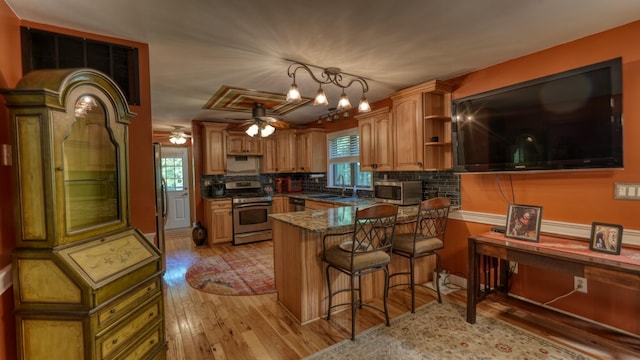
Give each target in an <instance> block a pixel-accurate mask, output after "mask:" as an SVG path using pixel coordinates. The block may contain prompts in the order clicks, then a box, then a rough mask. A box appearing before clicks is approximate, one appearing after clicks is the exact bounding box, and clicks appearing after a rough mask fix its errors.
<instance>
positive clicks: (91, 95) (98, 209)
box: [2, 69, 167, 360]
mask: <svg viewBox="0 0 640 360" xmlns="http://www.w3.org/2000/svg"><path fill="white" fill-rule="evenodd" d="M2 93H3V95H4V97H5V100H6V105H7V107H8V108H9V110H10V122H11V132H12V154H13V158H12V160H13V164H12V166H13V168H14V189H13V194H14V203H15V212H16V232H17V237H18V238H17V246H16V249H15V250H14V253H13V284H14V286H13V291H14V299H15V318H16V327H17V336H16V337H17V343H18V344H17V346H18V354H19V357H20V358H21V359H30V360H35V359H38V360H41V359H48V360H76V359H165V358H166V349H167V342H166V340H165V325H164V305H163V295H162V294H163V290H162V264H161V254H160V252H159V251H158V249H157V247H156V246H155V245H154V244H153V242H152V241H150V240H148V239H147V238H146V237H145V236H144V235H143V234H142V233H141V232H140V231H139V230H137V229H135V228H133V227H132V226H131V224H130V214H129V184H128V176H129V175H128V174H129V170H128V154H129V149H128V148H129V146H128V141H129V140H128V137H127V126H128V124H129V119H130V118H131V117H133V116H134V115H135V114H133V113H131V112H130V111H129V107H128V105H127V102H126V99H125V97H124V95H123V94H122V92H121V91H120V90H119V88H118V86H117V85H116V84H115V83H114V82H113V81H112V80H111V79H110V78H108V77H107V76H106V75H104V74H102V73H100V72H98V71H95V70H91V69H63V70H39V71H34V72H31V73H29V74H27V75H25V76H24V78H23V79H22V80H21V81H20V82H19V83H18V85H17V86H16V88H15V89H9V90H3V91H2ZM149 161H151V159H150V160H149Z"/></svg>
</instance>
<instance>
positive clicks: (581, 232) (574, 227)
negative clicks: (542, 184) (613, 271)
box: [449, 210, 640, 246]
mask: <svg viewBox="0 0 640 360" xmlns="http://www.w3.org/2000/svg"><path fill="white" fill-rule="evenodd" d="M449 218H450V219H453V220H460V221H468V222H474V223H480V224H488V225H500V226H505V225H506V224H507V215H506V214H505V215H498V214H491V213H483V212H477V211H467V210H455V211H453V210H452V211H451V212H450V213H449ZM541 232H543V233H548V234H556V235H565V236H573V237H577V238H584V239H589V237H591V224H577V223H569V222H562V221H553V220H545V219H542V227H541ZM622 243H623V244H624V245H633V246H640V230H635V229H624V232H623V233H622Z"/></svg>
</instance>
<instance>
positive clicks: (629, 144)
mask: <svg viewBox="0 0 640 360" xmlns="http://www.w3.org/2000/svg"><path fill="white" fill-rule="evenodd" d="M638 36H640V21H637V22H634V23H631V24H628V25H625V26H622V27H619V28H615V29H612V30H609V31H605V32H602V33H599V34H596V35H593V36H589V37H586V38H583V39H580V40H577V41H573V42H570V43H566V44H563V45H559V46H556V47H553V48H550V49H547V50H544V51H541V52H538V53H534V54H531V55H528V56H524V57H521V58H517V59H513V60H510V61H507V62H504V63H501V64H498V65H495V66H491V67H489V68H486V69H482V70H480V71H476V72H473V73H469V74H466V75H464V76H461V77H459V78H456V79H453V80H451V81H453V82H455V83H456V84H457V88H456V90H455V91H454V93H453V98H454V99H455V98H461V97H465V96H468V95H473V94H477V93H480V92H484V91H488V90H492V89H496V88H499V87H503V86H507V85H511V84H515V83H518V82H522V81H526V80H530V79H534V78H537V77H541V76H545V75H550V74H553V73H557V72H561V71H564V70H568V69H572V68H576V67H580V66H584V65H589V64H592V63H596V62H599V61H603V60H608V59H611V58H615V57H622V64H623V69H622V70H623V113H624V156H625V159H624V163H625V167H624V170H607V171H574V172H545V173H538V174H529V173H527V174H525V173H519V174H514V175H508V174H500V175H491V174H482V175H475V174H464V175H462V176H461V191H462V197H461V198H462V209H463V210H469V211H478V212H485V213H493V214H506V212H507V206H508V205H507V202H506V201H504V200H502V198H501V195H500V190H499V188H498V185H497V184H496V183H497V181H498V182H499V183H500V184H501V187H502V189H503V191H504V193H505V194H507V196H508V198H509V200H510V194H511V188H510V182H509V176H511V177H512V181H513V191H514V194H515V202H516V203H519V204H530V205H539V206H542V207H543V219H544V220H555V221H562V222H571V223H579V224H591V222H593V221H602V222H609V223H614V224H622V225H623V226H624V227H625V228H626V229H635V230H638V229H640V223H639V222H638V220H637V214H639V213H640V202H638V201H628V200H627V201H623V200H614V199H613V193H614V183H616V182H640V141H638V139H637V135H638V134H640V102H638V101H637V99H638V98H640V48H639V47H638V46H635V44H636V43H637V38H638ZM488 229H489V226H486V225H480V224H472V223H465V222H462V221H452V222H451V224H450V226H449V227H448V229H447V249H446V252H445V253H444V254H443V255H444V256H443V264H444V266H445V268H446V269H450V271H452V272H458V273H461V274H463V275H464V277H465V278H466V277H467V270H468V269H467V254H466V251H467V250H466V249H467V245H466V239H467V237H468V236H469V235H472V234H477V233H481V232H484V231H487V230H488ZM551 279H552V280H551ZM572 289H573V277H572V276H569V275H565V274H558V273H552V272H549V271H544V270H541V269H538V268H533V267H526V266H520V268H519V272H518V274H517V275H516V277H515V281H514V286H513V289H512V291H513V292H514V293H516V294H518V295H520V296H523V297H525V298H528V299H531V300H534V301H537V302H544V301H547V300H550V299H552V298H554V297H556V296H559V295H562V294H565V293H567V292H569V291H570V290H572ZM588 290H589V292H588V294H573V295H571V296H569V297H567V298H565V299H562V301H558V302H556V303H554V304H553V306H555V307H558V308H560V309H563V310H565V311H568V312H571V313H574V314H578V315H580V316H583V317H586V318H589V319H593V320H595V321H598V322H602V323H605V324H608V325H611V326H614V327H617V328H620V329H624V330H627V331H630V332H633V333H635V334H640V321H638V320H637V314H638V313H640V296H639V295H640V294H638V292H637V291H636V292H631V291H628V290H623V289H621V288H618V287H615V286H612V285H611V284H602V283H597V282H593V281H592V282H590V283H589V284H588ZM623 299H624V300H623Z"/></svg>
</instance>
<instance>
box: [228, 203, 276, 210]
mask: <svg viewBox="0 0 640 360" xmlns="http://www.w3.org/2000/svg"><path fill="white" fill-rule="evenodd" d="M254 206H271V203H270V202H261V203H247V204H237V205H235V206H234V208H236V209H242V208H247V207H254Z"/></svg>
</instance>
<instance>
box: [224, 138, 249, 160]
mask: <svg viewBox="0 0 640 360" xmlns="http://www.w3.org/2000/svg"><path fill="white" fill-rule="evenodd" d="M245 136H248V135H240V134H237V135H235V134H228V135H227V154H228V155H246V154H245V149H244V137H245Z"/></svg>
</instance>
